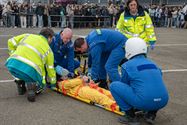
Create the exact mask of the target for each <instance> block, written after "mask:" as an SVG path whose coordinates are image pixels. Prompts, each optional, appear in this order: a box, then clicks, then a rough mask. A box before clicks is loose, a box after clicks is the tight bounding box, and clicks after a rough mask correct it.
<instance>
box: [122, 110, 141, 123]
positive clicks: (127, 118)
mask: <svg viewBox="0 0 187 125" xmlns="http://www.w3.org/2000/svg"><path fill="white" fill-rule="evenodd" d="M118 121H119V122H120V123H122V124H128V125H140V123H139V122H138V120H137V118H136V117H135V113H134V110H133V108H131V109H130V110H128V111H125V115H124V116H122V117H120V118H119V119H118Z"/></svg>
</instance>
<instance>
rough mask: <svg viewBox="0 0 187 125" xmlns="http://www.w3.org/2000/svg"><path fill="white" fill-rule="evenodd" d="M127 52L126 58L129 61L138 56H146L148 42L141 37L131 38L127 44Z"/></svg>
mask: <svg viewBox="0 0 187 125" xmlns="http://www.w3.org/2000/svg"><path fill="white" fill-rule="evenodd" d="M125 51H126V54H125V57H126V58H127V59H128V60H129V59H130V58H132V57H133V56H136V55H138V54H146V53H147V45H146V42H145V41H144V40H143V39H141V38H139V37H133V38H129V39H128V40H127V42H126V43H125Z"/></svg>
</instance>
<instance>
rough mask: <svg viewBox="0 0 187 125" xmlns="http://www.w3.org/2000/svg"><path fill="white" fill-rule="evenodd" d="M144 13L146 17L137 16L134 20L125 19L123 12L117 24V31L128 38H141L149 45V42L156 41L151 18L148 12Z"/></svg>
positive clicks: (130, 18) (131, 18)
mask: <svg viewBox="0 0 187 125" xmlns="http://www.w3.org/2000/svg"><path fill="white" fill-rule="evenodd" d="M144 13H145V16H137V17H136V18H135V19H134V18H133V17H127V18H124V12H123V13H122V14H121V15H120V18H119V20H118V22H117V27H116V28H117V30H119V31H120V32H121V33H123V34H124V35H125V36H126V37H127V38H131V37H140V38H142V39H144V40H145V41H146V42H147V43H148V42H149V41H156V36H155V32H154V26H153V24H152V21H151V18H150V16H149V15H148V13H147V12H145V11H144Z"/></svg>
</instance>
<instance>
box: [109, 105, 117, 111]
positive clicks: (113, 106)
mask: <svg viewBox="0 0 187 125" xmlns="http://www.w3.org/2000/svg"><path fill="white" fill-rule="evenodd" d="M116 106H117V104H116V103H113V104H112V105H111V106H110V108H111V110H112V112H114V111H115V110H116Z"/></svg>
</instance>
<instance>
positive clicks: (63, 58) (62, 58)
mask: <svg viewBox="0 0 187 125" xmlns="http://www.w3.org/2000/svg"><path fill="white" fill-rule="evenodd" d="M50 47H51V49H52V51H53V53H54V58H55V66H57V65H60V66H62V67H63V68H65V69H67V70H68V71H69V72H71V73H74V69H76V68H78V67H79V66H80V63H79V62H78V61H76V60H74V48H73V43H72V41H69V42H68V43H67V44H64V43H63V41H62V39H61V37H60V33H58V34H57V35H55V37H54V38H53V40H52V42H51V44H50Z"/></svg>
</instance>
